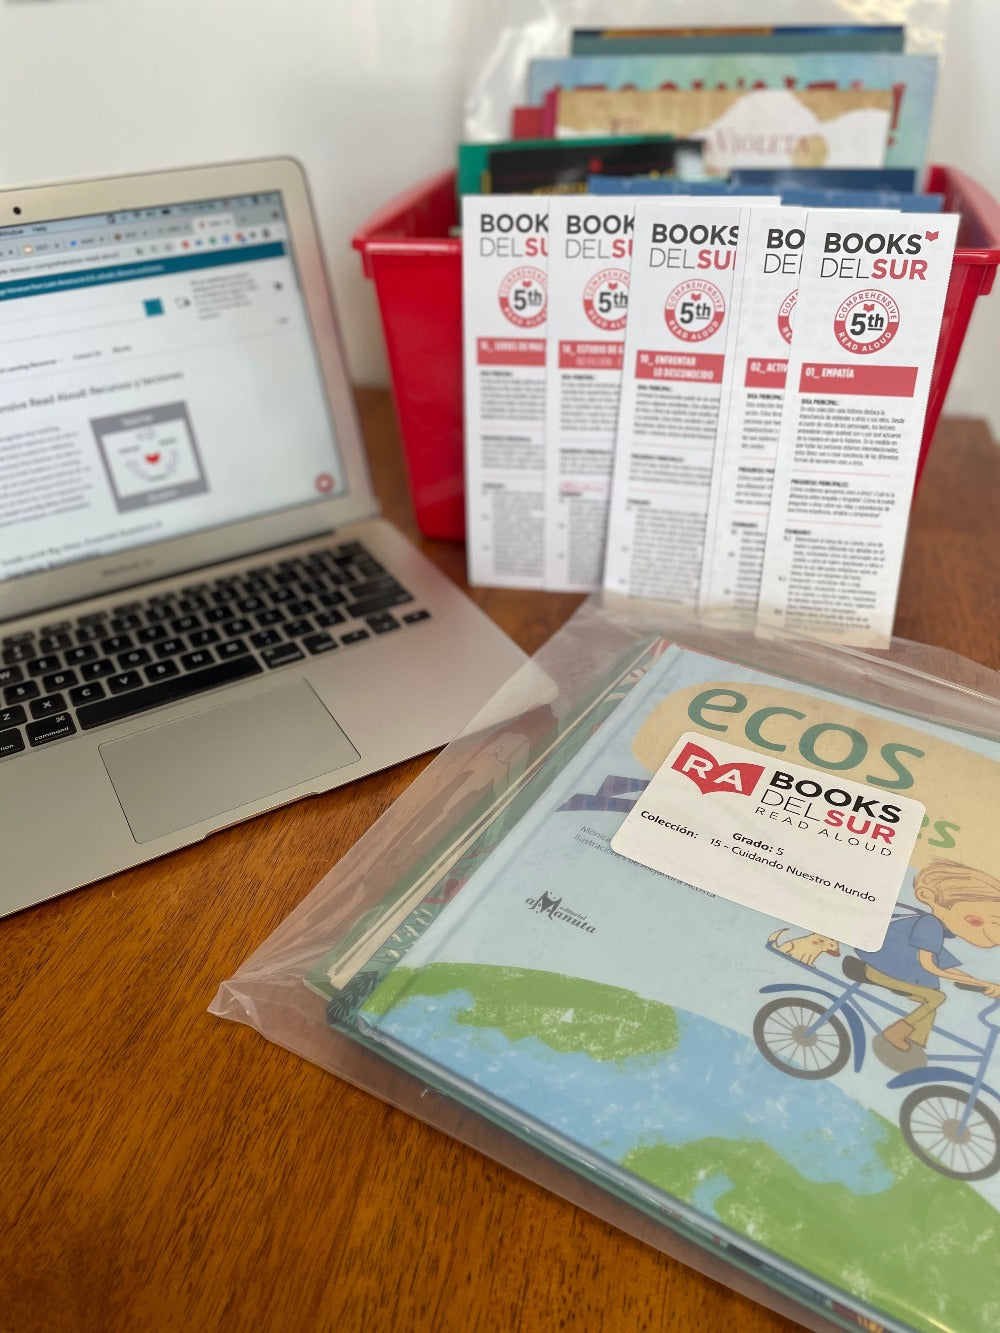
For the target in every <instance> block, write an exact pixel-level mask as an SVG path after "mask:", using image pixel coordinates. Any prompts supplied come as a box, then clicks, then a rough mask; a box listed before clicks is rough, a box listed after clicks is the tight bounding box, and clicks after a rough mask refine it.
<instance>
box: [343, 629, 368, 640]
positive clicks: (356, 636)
mask: <svg viewBox="0 0 1000 1333" xmlns="http://www.w3.org/2000/svg"><path fill="white" fill-rule="evenodd" d="M370 638H371V635H370V634H369V633H368V631H367V630H366V629H352V630H351V632H350V634H345V635H343V637H342V638H341V640H340V642H341V643H360V642H361V640H362V639H370Z"/></svg>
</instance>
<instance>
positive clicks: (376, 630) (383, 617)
mask: <svg viewBox="0 0 1000 1333" xmlns="http://www.w3.org/2000/svg"><path fill="white" fill-rule="evenodd" d="M368 628H369V629H370V630H371V632H372V633H373V634H388V633H389V631H390V630H393V629H399V621H398V620H397V619H396V617H395V616H391V615H390V614H389V612H388V611H380V612H379V613H378V614H377V615H374V616H369V617H368Z"/></svg>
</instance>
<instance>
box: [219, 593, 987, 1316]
mask: <svg viewBox="0 0 1000 1333" xmlns="http://www.w3.org/2000/svg"><path fill="white" fill-rule="evenodd" d="M581 615H582V616H583V622H582V624H581V623H579V622H580V616H581ZM576 621H577V623H575V624H574V622H571V623H570V625H569V626H568V627H567V629H566V630H564V631H561V632H560V635H557V636H556V639H555V640H553V644H552V646H551V651H550V652H549V654H548V656H547V657H546V658H545V664H546V666H547V668H548V669H549V670H553V669H554V670H555V673H556V675H557V676H560V675H561V677H562V678H561V679H560V680H559V682H558V683H559V686H560V688H559V690H558V692H557V694H556V696H555V698H554V699H553V700H550V701H549V702H547V703H545V704H539V705H538V706H537V707H535V708H534V709H532V710H530V711H529V712H527V713H525V714H522V715H520V716H517V717H514V718H512V719H511V720H509V721H508V722H501V723H498V724H497V725H495V726H494V727H493V728H492V729H490V730H488V731H486V732H484V733H483V734H482V735H479V736H477V735H475V734H473V735H471V736H469V737H467V738H466V739H465V740H463V741H462V742H459V743H458V744H457V745H456V746H455V747H454V753H453V754H452V749H453V747H449V749H448V750H446V751H445V752H444V754H443V755H442V756H441V757H440V759H439V760H438V761H435V764H434V765H432V766H431V768H430V769H428V770H427V772H426V774H425V775H423V776H422V778H421V779H418V782H417V783H416V784H415V785H414V787H413V788H412V789H411V791H410V792H409V793H407V798H406V800H405V801H404V802H403V803H402V804H401V806H400V807H399V808H398V809H394V810H393V811H390V812H389V814H388V816H386V817H385V818H384V819H383V821H381V823H380V825H379V826H378V827H377V828H376V829H375V830H374V831H373V832H372V833H371V834H369V835H368V837H367V838H366V839H363V840H362V842H361V843H360V844H359V845H358V847H357V848H355V849H354V851H353V852H352V853H351V854H350V856H349V857H348V858H346V859H345V861H344V862H343V863H342V864H341V866H339V867H337V868H335V870H334V871H333V872H331V875H330V876H328V878H327V880H326V881H324V883H323V884H322V885H321V886H318V888H317V889H316V890H315V891H314V894H313V895H312V896H311V897H310V898H309V899H307V900H306V902H305V903H303V904H302V906H301V907H300V908H299V909H298V911H297V913H296V914H295V915H294V916H293V917H292V918H290V919H289V921H288V922H286V923H285V925H284V926H283V927H282V928H281V930H280V931H279V932H278V933H277V934H276V935H275V937H274V938H273V940H272V941H269V942H268V944H266V945H265V946H264V947H263V948H262V949H261V950H259V951H258V952H257V954H256V955H254V957H253V958H252V959H250V960H248V962H247V964H246V965H245V966H244V969H243V971H242V973H241V974H240V975H238V976H237V977H235V978H234V979H233V980H232V981H231V982H229V983H227V984H226V986H224V987H223V991H222V992H220V997H219V999H218V1000H217V1001H216V1005H215V1006H213V1007H214V1008H215V1011H216V1012H218V1013H222V1014H228V1015H229V1016H231V1017H238V1018H240V1019H241V1020H242V1021H247V1022H251V1023H253V1024H255V1025H257V1026H259V1027H260V1028H261V1030H262V1031H264V1032H265V1034H266V1035H268V1036H271V1037H272V1038H273V1039H275V1040H278V1041H281V1042H283V1043H284V1044H287V1045H289V1046H291V1047H292V1048H293V1049H296V1050H299V1051H300V1052H302V1053H304V1054H307V1055H309V1056H310V1057H311V1058H313V1059H316V1060H317V1061H318V1062H320V1063H322V1064H324V1065H326V1066H327V1067H328V1068H330V1069H332V1070H334V1071H335V1072H338V1073H342V1074H344V1075H345V1076H347V1077H352V1078H355V1079H356V1080H357V1081H359V1082H361V1083H363V1084H364V1085H365V1086H368V1087H370V1088H372V1089H373V1090H374V1091H377V1092H379V1093H380V1094H381V1095H383V1096H386V1097H389V1098H390V1099H391V1100H394V1101H396V1102H397V1104H404V1105H407V1106H412V1107H413V1108H414V1109H416V1108H419V1113H420V1114H421V1115H423V1116H424V1117H425V1118H430V1119H431V1120H432V1121H434V1122H435V1123H439V1124H440V1125H441V1126H442V1127H445V1128H447V1129H449V1131H450V1132H453V1133H457V1134H459V1136H460V1137H463V1138H465V1139H466V1140H467V1141H469V1142H472V1143H475V1144H476V1145H477V1146H483V1145H484V1142H485V1143H486V1144H488V1148H489V1151H490V1152H491V1153H493V1154H494V1155H497V1156H499V1157H501V1159H503V1160H508V1161H510V1162H511V1163H512V1164H514V1165H517V1166H518V1167H519V1169H522V1170H526V1171H528V1172H529V1173H530V1174H533V1175H534V1176H535V1178H536V1179H541V1180H544V1181H545V1182H546V1183H551V1178H550V1176H549V1175H547V1174H546V1172H545V1170H544V1168H543V1167H541V1166H539V1165H538V1162H539V1161H545V1162H550V1163H552V1164H554V1168H555V1169H561V1170H563V1171H564V1173H568V1174H564V1175H563V1176H561V1177H560V1179H559V1182H558V1187H559V1189H560V1191H561V1192H563V1193H565V1194H567V1195H568V1197H570V1198H571V1199H575V1200H576V1201H577V1202H581V1203H585V1205H586V1206H588V1207H590V1208H591V1209H593V1210H594V1211H597V1212H598V1213H600V1214H601V1215H603V1216H606V1217H608V1218H609V1219H612V1220H614V1221H615V1222H616V1223H618V1224H619V1225H622V1226H625V1227H630V1228H631V1229H633V1230H634V1231H635V1232H636V1233H637V1234H641V1235H643V1236H644V1237H645V1238H646V1239H649V1240H652V1242H653V1243H654V1244H657V1245H659V1246H660V1247H661V1248H662V1249H664V1250H665V1251H666V1252H668V1253H677V1252H678V1251H679V1250H680V1252H681V1253H686V1254H687V1256H688V1257H690V1251H689V1250H688V1251H684V1249H683V1245H684V1244H687V1245H691V1244H693V1245H694V1247H695V1251H696V1253H697V1254H701V1255H702V1256H703V1258H704V1262H703V1263H702V1266H703V1267H705V1268H706V1269H707V1271H710V1272H712V1273H713V1274H714V1275H715V1276H717V1277H719V1278H720V1279H721V1280H723V1281H729V1282H733V1283H736V1284H737V1285H744V1286H745V1282H750V1283H751V1287H750V1289H751V1290H752V1291H753V1292H754V1293H755V1294H756V1295H757V1296H758V1298H759V1299H762V1300H764V1301H765V1302H770V1303H773V1304H774V1305H775V1307H776V1308H781V1309H784V1310H786V1312H787V1310H788V1309H789V1305H788V1302H789V1301H791V1302H794V1303H795V1306H796V1308H799V1309H800V1310H801V1312H802V1317H803V1318H804V1319H806V1321H807V1322H808V1324H809V1326H810V1327H813V1328H828V1327H831V1328H856V1327H858V1326H861V1327H864V1328H866V1329H869V1330H871V1331H872V1333H877V1331H878V1330H882V1329H886V1330H918V1331H919V1333H972V1330H982V1329H987V1328H992V1327H994V1326H995V1324H996V1319H997V1311H998V1310H1000V1278H998V1275H997V1272H996V1265H995V1264H994V1263H993V1262H992V1257H993V1255H994V1254H995V1253H996V1247H997V1244H998V1241H1000V1219H998V1215H997V1209H998V1207H1000V1090H998V1083H997V1073H996V1071H995V1069H993V1068H992V1063H993V1056H994V1051H995V1045H996V1039H997V1034H998V1032H1000V956H997V957H995V956H994V954H995V951H996V946H997V945H1000V878H998V868H1000V833H998V830H997V824H996V818H995V812H996V806H997V799H998V796H1000V783H998V777H1000V767H998V764H1000V733H998V732H997V730H996V726H995V719H996V698H995V697H987V696H985V695H978V694H976V692H975V691H974V690H972V689H969V688H962V689H955V688H954V687H949V686H948V685H946V684H945V683H944V682H943V681H937V680H935V679H934V678H932V677H930V676H929V675H927V674H925V673H921V672H919V671H915V670H913V669H912V668H911V667H908V666H899V667H896V666H894V665H893V663H892V662H886V661H880V660H877V659H875V658H873V657H870V656H869V655H866V654H857V653H847V652H845V651H844V650H839V649H824V648H823V647H822V646H820V645H813V646H808V645H805V646H797V647H782V648H781V649H780V650H779V648H778V645H774V644H769V643H766V642H765V643H763V644H762V643H760V642H759V641H755V640H754V639H753V637H752V636H750V637H746V636H735V635H724V634H718V633H713V632H708V631H704V630H699V631H698V633H697V634H693V635H684V636H681V635H678V634H674V635H672V636H670V637H661V636H660V635H658V634H656V633H654V632H645V631H642V632H637V633H635V634H630V635H627V636H626V635H621V634H619V633H618V632H617V631H614V632H612V631H611V630H609V629H608V628H607V625H606V624H603V623H602V613H601V612H600V611H599V610H597V611H594V610H592V609H589V608H585V610H584V612H582V613H580V614H579V615H578V617H577V618H576ZM779 662H780V663H782V666H780V667H779V666H777V665H776V663H779ZM553 663H555V667H554V668H553ZM859 696H863V697H864V699H865V702H860V701H859ZM875 700H877V702H874V701H875ZM931 717H933V718H934V720H933V721H931V720H928V719H929V718H931ZM359 1047H360V1048H362V1049H364V1050H366V1051H367V1052H373V1053H374V1054H375V1056H376V1057H385V1060H384V1061H383V1062H382V1064H381V1065H379V1064H378V1062H377V1061H376V1064H375V1065H363V1066H362V1065H360V1064H358V1063H357V1061H355V1060H354V1059H353V1057H352V1056H351V1055H350V1051H351V1050H354V1049H357V1048H359ZM345 1051H346V1052H347V1054H345ZM380 1068H384V1069H385V1070H386V1073H385V1075H384V1077H382V1076H380V1074H379V1069H380ZM399 1068H401V1069H402V1070H405V1071H407V1072H408V1073H410V1074H411V1075H413V1076H414V1078H415V1082H414V1086H415V1088H416V1089H417V1090H418V1091H419V1089H421V1088H431V1089H435V1090H437V1091H438V1092H441V1093H443V1094H446V1097H447V1099H448V1100H449V1101H450V1102H451V1103H452V1104H454V1105H457V1106H460V1107H464V1108H466V1109H465V1112H464V1115H465V1117H466V1118H465V1119H464V1120H463V1119H462V1116H461V1115H459V1116H458V1117H457V1118H456V1116H455V1115H453V1114H452V1113H450V1112H449V1111H447V1110H446V1109H442V1108H443V1107H446V1105H447V1102H445V1101H442V1100H440V1099H439V1100H438V1101H436V1102H435V1101H434V1100H433V1099H432V1100H430V1101H427V1100H425V1099H424V1100H422V1099H421V1098H420V1097H418V1096H417V1095H416V1093H415V1094H414V1096H413V1098H410V1099H409V1100H407V1094H406V1091H405V1087H404V1085H402V1084H400V1082H399V1074H398V1073H397V1072H396V1071H397V1070H398V1069H399ZM477 1124H482V1125H484V1126H487V1127H489V1131H490V1135H491V1137H489V1138H488V1139H487V1140H484V1138H483V1135H482V1134H480V1133H479V1132H478V1131H477V1130H476V1129H475V1126H476V1125H477ZM497 1127H499V1130H500V1131H502V1133H503V1136H504V1137H503V1138H500V1139H498V1138H497V1137H496V1133H497ZM505 1142H509V1144H510V1145H511V1147H510V1148H509V1149H508V1148H505V1147H504V1143H505ZM523 1145H528V1147H527V1149H524V1150H525V1151H528V1152H530V1154H531V1155H530V1156H528V1157H527V1158H523V1157H520V1158H519V1157H518V1155H517V1153H518V1149H519V1148H521V1147H523ZM574 1181H576V1182H578V1186H574V1183H573V1182H574ZM651 1226H652V1229H651Z"/></svg>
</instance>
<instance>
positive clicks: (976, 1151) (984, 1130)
mask: <svg viewBox="0 0 1000 1333" xmlns="http://www.w3.org/2000/svg"><path fill="white" fill-rule="evenodd" d="M968 1105H969V1099H968V1097H967V1096H966V1095H965V1094H964V1093H963V1092H962V1091H961V1089H959V1088H950V1087H948V1085H947V1084H946V1083H931V1084H928V1086H927V1087H924V1088H915V1089H914V1091H913V1092H911V1093H910V1095H909V1096H908V1097H907V1099H906V1101H904V1102H903V1105H902V1106H901V1107H900V1108H899V1127H900V1129H901V1130H902V1131H903V1138H904V1139H905V1140H906V1143H907V1147H908V1148H909V1149H910V1151H911V1152H913V1153H914V1154H915V1155H916V1156H917V1157H919V1158H920V1160H921V1161H922V1162H925V1163H926V1164H927V1165H928V1166H931V1167H933V1168H934V1170H935V1171H940V1173H941V1175H943V1176H951V1177H952V1178H953V1179H955V1180H983V1179H985V1177H986V1176H992V1175H994V1174H995V1173H996V1171H997V1170H1000V1120H998V1119H997V1117H996V1115H995V1114H994V1113H993V1111H991V1110H990V1108H989V1107H988V1106H986V1105H985V1104H984V1103H983V1102H981V1101H978V1100H977V1101H975V1102H973V1104H972V1110H971V1111H969V1112H968V1114H967V1117H966V1120H965V1124H964V1126H963V1125H962V1117H963V1116H966V1112H967V1108H968Z"/></svg>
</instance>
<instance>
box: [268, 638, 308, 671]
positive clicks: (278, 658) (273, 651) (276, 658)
mask: <svg viewBox="0 0 1000 1333" xmlns="http://www.w3.org/2000/svg"><path fill="white" fill-rule="evenodd" d="M260 655H261V657H262V658H263V659H264V661H265V663H266V664H267V665H268V666H269V667H280V666H287V664H288V663H289V662H302V661H304V660H305V653H303V652H302V650H301V648H299V646H298V644H296V643H279V644H277V645H276V646H275V647H274V648H263V649H261V654H260Z"/></svg>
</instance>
